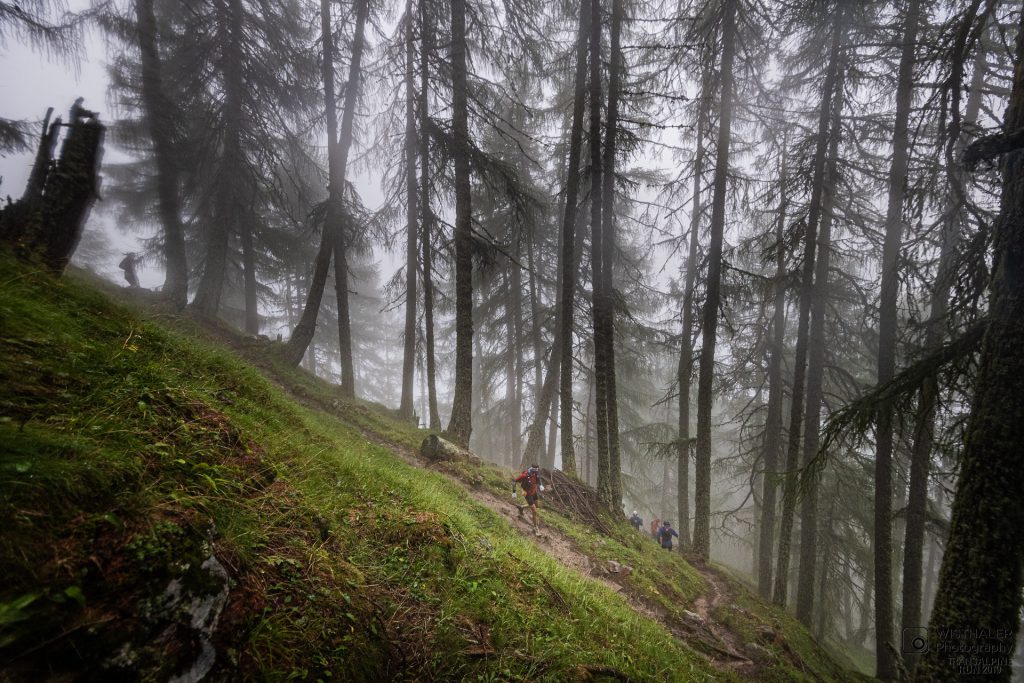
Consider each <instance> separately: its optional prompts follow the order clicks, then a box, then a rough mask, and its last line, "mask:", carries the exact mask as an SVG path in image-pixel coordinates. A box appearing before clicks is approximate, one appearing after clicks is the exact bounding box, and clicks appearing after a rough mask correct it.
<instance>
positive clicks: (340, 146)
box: [285, 0, 370, 395]
mask: <svg viewBox="0 0 1024 683" xmlns="http://www.w3.org/2000/svg"><path fill="white" fill-rule="evenodd" d="M369 10H370V6H369V0H357V6H356V27H355V34H354V36H353V39H352V61H351V62H350V63H349V72H348V81H347V82H348V83H349V84H350V85H351V87H347V88H346V89H345V109H344V112H343V114H342V120H341V134H340V137H339V136H338V134H337V120H338V117H337V111H336V104H335V96H334V38H333V32H332V30H331V14H330V0H320V29H321V39H322V41H323V51H324V54H323V62H322V65H321V66H322V68H321V72H322V76H323V81H324V110H325V112H326V118H327V166H328V185H327V190H328V198H327V216H326V218H325V219H324V229H323V233H322V234H321V236H320V249H319V250H318V251H317V255H316V260H315V261H314V264H313V277H312V279H311V280H310V286H309V292H308V294H307V297H306V305H305V307H304V308H303V310H302V317H301V318H300V319H299V324H298V325H296V326H295V329H294V330H293V331H292V336H291V339H289V340H288V346H287V348H286V350H285V357H286V358H287V360H288V361H289V362H290V363H292V364H293V365H298V364H299V361H301V360H302V356H303V355H305V353H306V347H308V346H309V343H310V342H311V341H312V340H313V334H314V333H315V332H316V321H317V317H318V316H319V314H320V301H321V300H322V299H323V295H324V286H325V285H326V283H327V274H328V272H329V269H330V267H331V254H332V253H335V252H336V251H337V242H338V239H337V235H338V234H340V233H341V232H342V230H343V227H342V225H341V221H342V211H343V208H342V204H341V194H342V192H343V190H344V187H345V174H346V172H347V167H348V152H349V148H350V147H351V145H352V124H353V121H354V119H355V106H356V96H357V95H358V91H359V86H358V84H359V81H360V79H361V77H362V69H361V64H362V58H363V50H364V48H365V46H366V41H365V40H364V34H365V28H366V19H367V16H368V15H369ZM338 270H339V268H338V266H337V265H336V266H335V280H336V282H335V289H336V290H337V289H338V283H337V280H338ZM341 270H342V271H343V277H342V278H341V282H343V283H344V286H343V288H342V289H341V290H340V291H338V292H337V293H338V294H339V300H338V306H339V309H340V307H341V305H342V303H343V302H342V299H344V300H345V301H344V304H345V306H346V310H347V306H348V267H347V264H346V265H345V267H344V268H342V269H341ZM340 317H341V316H340V310H339V323H338V325H339V332H340V331H341V330H340V328H341V322H340ZM349 351H350V353H349V356H350V358H351V348H350V349H349ZM343 356H344V354H343ZM342 362H344V357H343V358H342ZM342 372H344V367H343V368H342ZM342 377H343V378H344V375H342ZM351 388H352V394H354V393H355V387H354V383H353V385H352V387H351ZM343 389H344V388H343ZM350 395H351V394H350Z"/></svg>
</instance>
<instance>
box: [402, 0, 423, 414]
mask: <svg viewBox="0 0 1024 683" xmlns="http://www.w3.org/2000/svg"><path fill="white" fill-rule="evenodd" d="M405 20H406V22H407V23H406V33H405V41H406V43H405V207H406V208H405V224H406V243H405V338H404V340H403V343H404V347H403V355H402V398H401V401H400V402H399V405H398V414H399V415H400V416H401V417H402V418H403V419H405V420H412V418H413V413H414V412H415V408H414V405H415V403H414V399H413V386H414V385H415V381H416V378H415V376H414V371H415V364H416V270H417V269H416V264H417V262H418V255H419V247H418V245H417V244H416V231H417V230H418V226H417V225H416V202H417V195H416V93H415V91H414V90H413V76H414V69H415V64H416V62H415V59H414V55H415V50H414V46H413V31H412V25H413V15H412V0H406V3H405Z"/></svg>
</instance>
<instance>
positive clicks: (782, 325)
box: [757, 143, 788, 600]
mask: <svg viewBox="0 0 1024 683" xmlns="http://www.w3.org/2000/svg"><path fill="white" fill-rule="evenodd" d="M787 152H788V150H787V149H786V144H785V143H783V146H782V167H781V169H780V172H779V215H778V220H777V221H776V223H775V248H776V254H775V303H774V310H773V314H772V340H771V358H770V360H769V361H768V414H767V416H766V417H765V423H764V476H763V478H762V482H763V488H762V494H761V523H760V529H759V532H760V533H759V537H758V541H759V542H758V555H757V588H758V591H759V592H760V593H761V596H762V597H764V598H765V599H766V600H768V599H770V598H771V596H772V552H773V550H774V548H775V513H776V508H777V507H778V505H777V493H778V488H779V487H778V476H779V472H778V467H779V456H780V455H781V453H780V452H779V451H780V447H781V445H782V403H783V401H784V400H785V387H784V386H783V385H782V358H783V356H784V355H785V353H786V248H785V228H786V210H787V208H788V201H787V198H786V189H787V188H786V182H787V177H786V154H787Z"/></svg>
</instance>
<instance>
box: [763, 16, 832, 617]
mask: <svg viewBox="0 0 1024 683" xmlns="http://www.w3.org/2000/svg"><path fill="white" fill-rule="evenodd" d="M844 7H845V5H844V4H843V3H839V4H838V10H837V11H836V12H835V14H834V15H833V20H832V43H831V46H830V48H829V58H828V67H827V69H826V73H825V80H824V83H822V90H821V107H820V109H819V111H818V134H817V138H818V139H817V142H816V145H815V152H814V169H813V172H812V178H811V197H810V204H809V205H808V215H807V228H806V234H805V235H804V260H803V268H802V272H801V277H800V315H799V319H798V323H797V337H796V349H795V353H794V362H793V386H792V394H791V400H790V409H789V418H790V419H789V441H788V442H787V446H786V478H785V482H784V489H783V496H782V517H781V519H780V521H779V553H778V556H777V558H776V563H775V586H774V591H773V593H772V602H774V603H775V604H776V605H785V604H786V599H787V592H788V581H789V556H790V551H791V544H792V540H793V538H792V537H793V518H794V515H795V513H796V498H797V495H796V494H797V473H796V471H797V467H798V466H799V456H800V431H801V428H802V426H803V407H804V384H805V379H806V363H807V336H808V331H809V328H810V311H811V296H812V293H813V288H814V254H815V249H816V244H817V231H818V223H819V220H820V217H821V197H822V191H823V186H824V179H825V161H826V157H827V156H828V148H829V141H830V138H831V135H830V133H831V134H835V132H836V131H832V127H831V119H832V106H833V100H834V99H835V94H836V92H837V90H838V88H839V87H842V79H841V78H840V74H839V57H840V52H841V50H842V49H843V43H844V42H845V32H846V30H845V27H844V23H843V20H844V17H843V15H844V14H845V12H844ZM837 86H838V87H837Z"/></svg>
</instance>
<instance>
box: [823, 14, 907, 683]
mask: <svg viewBox="0 0 1024 683" xmlns="http://www.w3.org/2000/svg"><path fill="white" fill-rule="evenodd" d="M919 14H920V4H919V0H910V2H909V3H908V6H907V15H906V18H905V19H904V21H905V24H904V29H903V46H902V51H901V55H900V66H899V72H898V75H897V79H896V120H895V124H894V128H893V142H892V146H893V153H892V163H891V165H890V167H889V199H888V206H887V208H886V214H885V242H884V244H883V247H882V264H881V265H882V273H881V275H882V280H881V295H880V299H879V305H878V384H879V385H882V384H886V383H888V382H889V381H891V380H892V378H893V376H894V375H895V374H896V341H897V336H898V330H897V325H898V323H897V297H898V296H899V273H898V270H897V268H898V265H899V263H898V261H899V253H900V246H901V244H902V241H903V201H904V196H905V194H906V183H907V166H908V164H909V160H910V140H909V136H908V132H907V125H908V121H909V119H910V108H911V106H912V104H913V95H914V52H915V48H916V43H917V30H918V23H919V21H920V19H919ZM812 343H813V342H812ZM892 450H893V421H892V405H891V403H890V402H888V401H883V403H882V404H881V405H880V406H879V409H878V424H877V428H876V429H875V639H876V641H875V658H876V674H875V675H876V676H878V678H880V679H882V680H891V679H893V678H895V677H896V661H895V659H894V658H893V654H892V651H891V650H890V648H889V646H888V644H890V643H892V642H893V623H892V617H893V610H892V479H893V476H892Z"/></svg>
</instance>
